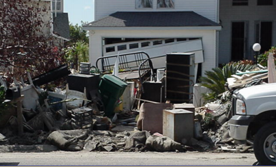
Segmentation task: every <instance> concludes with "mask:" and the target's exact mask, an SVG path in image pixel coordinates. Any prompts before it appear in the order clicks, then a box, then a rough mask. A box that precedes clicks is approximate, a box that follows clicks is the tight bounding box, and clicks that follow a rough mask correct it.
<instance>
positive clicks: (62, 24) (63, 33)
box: [51, 0, 70, 43]
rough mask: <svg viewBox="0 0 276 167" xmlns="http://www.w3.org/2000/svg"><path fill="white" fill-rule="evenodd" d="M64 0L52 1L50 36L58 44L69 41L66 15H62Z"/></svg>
mask: <svg viewBox="0 0 276 167" xmlns="http://www.w3.org/2000/svg"><path fill="white" fill-rule="evenodd" d="M63 9H64V0H52V5H51V11H52V19H53V25H52V35H53V36H54V37H56V38H57V39H59V41H60V42H63V43H64V42H65V41H69V40H70V29H69V18H68V13H64V10H63Z"/></svg>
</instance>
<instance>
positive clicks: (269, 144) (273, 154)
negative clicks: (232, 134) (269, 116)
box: [254, 122, 276, 165]
mask: <svg viewBox="0 0 276 167" xmlns="http://www.w3.org/2000/svg"><path fill="white" fill-rule="evenodd" d="M254 153H255V156H256V158H257V160H258V161H259V162H260V164H261V165H276V122H272V123H269V124H267V125H265V126H263V127H262V128H261V129H260V130H259V131H258V132H257V134H256V135H255V137H254Z"/></svg>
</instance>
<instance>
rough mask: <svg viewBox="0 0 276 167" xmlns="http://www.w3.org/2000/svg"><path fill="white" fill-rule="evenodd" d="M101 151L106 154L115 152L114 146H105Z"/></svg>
mask: <svg viewBox="0 0 276 167" xmlns="http://www.w3.org/2000/svg"><path fill="white" fill-rule="evenodd" d="M103 149H104V150H105V151H107V152H111V151H115V150H116V146H115V145H114V144H112V145H107V146H104V147H103Z"/></svg>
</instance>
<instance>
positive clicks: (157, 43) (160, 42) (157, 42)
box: [153, 41, 162, 45]
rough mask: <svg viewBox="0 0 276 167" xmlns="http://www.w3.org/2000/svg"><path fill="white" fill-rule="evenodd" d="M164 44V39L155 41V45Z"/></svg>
mask: <svg viewBox="0 0 276 167" xmlns="http://www.w3.org/2000/svg"><path fill="white" fill-rule="evenodd" d="M160 44H162V41H153V45H160Z"/></svg>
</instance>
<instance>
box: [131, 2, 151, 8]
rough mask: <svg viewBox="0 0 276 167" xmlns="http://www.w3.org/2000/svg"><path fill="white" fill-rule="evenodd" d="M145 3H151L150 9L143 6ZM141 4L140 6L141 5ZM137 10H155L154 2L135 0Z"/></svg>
mask: <svg viewBox="0 0 276 167" xmlns="http://www.w3.org/2000/svg"><path fill="white" fill-rule="evenodd" d="M143 1H149V4H150V5H151V6H150V7H146V6H143V5H142V4H141V3H142V2H143ZM139 2H140V4H139ZM135 9H153V0H135Z"/></svg>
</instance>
